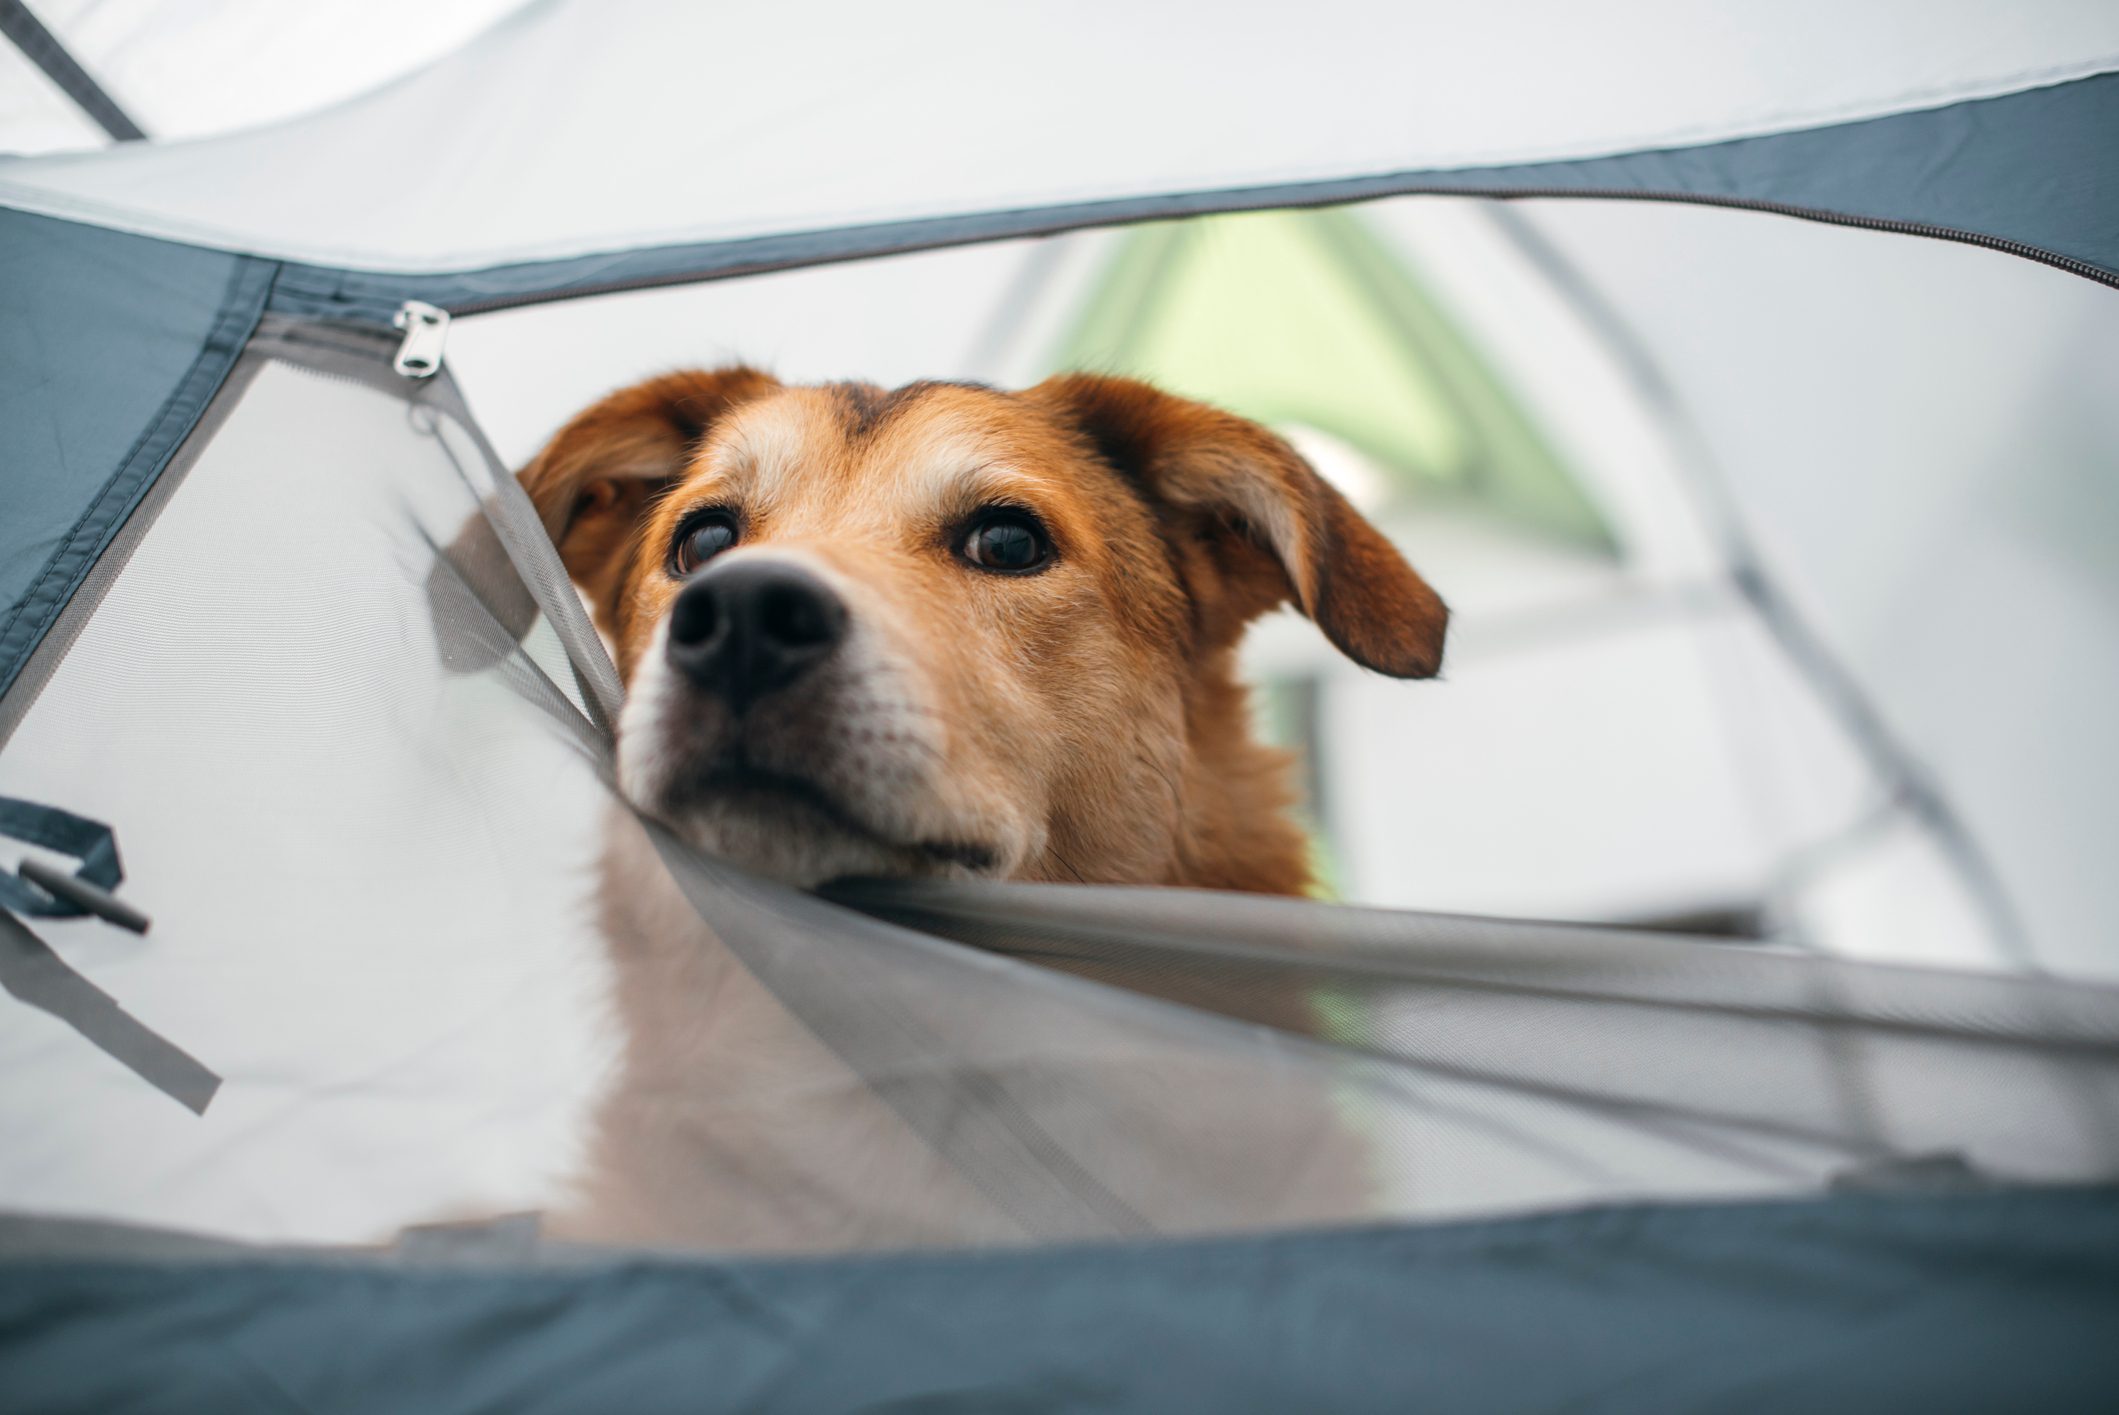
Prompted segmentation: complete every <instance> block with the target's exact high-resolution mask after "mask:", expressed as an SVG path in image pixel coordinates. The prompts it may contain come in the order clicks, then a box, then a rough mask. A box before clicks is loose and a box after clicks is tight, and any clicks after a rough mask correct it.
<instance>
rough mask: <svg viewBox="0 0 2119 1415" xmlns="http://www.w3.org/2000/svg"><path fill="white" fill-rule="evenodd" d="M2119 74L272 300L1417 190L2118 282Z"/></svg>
mask: <svg viewBox="0 0 2119 1415" xmlns="http://www.w3.org/2000/svg"><path fill="white" fill-rule="evenodd" d="M2115 143H2119V74H2099V75H2095V76H2093V77H2090V78H2086V79H2078V80H2075V81H2073V82H2070V83H2064V84H2058V85H2055V86H2053V87H2050V88H2042V89H2032V90H2028V91H2025V92H2021V93H2014V94H2008V95H2005V96H2003V97H1999V98H1988V99H1977V100H1970V101H1966V102H1963V103H1956V104H1951V105H1948V106H1946V107H1942V108H1934V109H1928V110H1924V111H1921V112H1915V113H1901V114H1895V115H1893V116H1891V117H1887V118H1874V119H1869V120H1866V121H1863V122H1856V123H1841V124H1836V125H1833V126H1829V127H1822V128H1813V129H1808V130H1805V131H1801V132H1792V133H1781V134H1775V135H1772V136H1767V137H1757V138H1741V139H1737V140H1735V141H1731V142H1720V143H1708V144H1705V145H1702V146H1697V147H1685V148H1673V149H1667V150H1662V151H1652V152H1635V153H1627V154H1624V155H1621V156H1616V157H1602V158H1590V159H1584V160H1579V161H1573V162H1552V163H1534V164H1526V165H1520V166H1512V167H1484V168H1470V169H1461V170H1454V171H1432V170H1429V171H1409V172H1396V173H1389V174H1385V175H1379V176H1371V177H1358V178H1349V179H1345V180H1339V181H1331V182H1314V183H1297V184H1289V185H1281V186H1270V187H1250V188H1240V189H1224V190H1219V191H1207V192H1189V193H1172V194H1168V195H1162V196H1155V197H1142V198H1137V199H1129V200H1124V201H1104V202H1086V203H1080V204H1076V205H1069V206H1053V207H1041V208H1036V209H1031V210H1022V211H1000V212H986V213H981V214H977V215H970V216H948V217H936V218H933V219H930V220H921V221H902V222H893V223H889V224H883V225H873V226H856V227H845V228H840V229H836V230H830V231H814V232H798V233H793V234H787V235H776V236H766V237H760V238H757V239H754V240H742V241H717V242H706V243H701V244H693V245H677V246H658V247H653V248H649V249H644V250H631V251H615V252H606V253H599V254H596V255H591V256H583V257H579V258H575V259H568V260H554V261H533V262H528V263H524V264H518V265H504V266H495V267H491V268H488V269H484V270H477V271H468V272H456V273H446V274H401V275H400V274H377V273H374V272H362V271H347V270H335V269H329V268H325V267H320V266H304V265H293V266H290V267H289V268H288V271H287V274H286V276H285V277H284V278H283V279H282V281H281V284H280V289H279V291H278V292H277V294H276V295H275V300H274V308H275V309H278V310H281V311H282V312H285V313H288V314H295V315H305V316H320V317H325V318H340V319H353V320H359V321H364V322H372V323H387V322H388V319H389V316H390V314H391V313H392V312H394V311H395V310H396V308H397V306H398V305H399V304H400V303H402V302H403V301H404V300H406V299H420V300H426V301H428V302H429V303H431V304H436V305H439V306H441V307H443V308H444V309H448V310H451V311H453V312H455V313H459V314H465V313H476V312H479V311H481V310H488V309H498V308H505V307H509V306H513V305H521V304H533V303H537V302H539V301H543V300H552V299H560V298H564V297H567V296H575V295H584V294H597V293H604V292H610V291H618V290H628V289H640V288H644V287H648V286H653V285H660V284H677V283H683V282H687V281H694V280H709V279H718V278H726V277H728V276H733V275H745V274H753V273H756V272H759V271H765V270H779V269H786V268H790V267H794V266H801V265H815V264H822V263H826V262H830V261H839V260H854V259H859V258H863V257H867V256H874V255H882V254H890V253H894V252H900V251H910V250H924V249H931V248H934V247H939V246H950V245H965V244H971V243H976V242H982V241H993V240H1002V239H1008V238H1012V237H1020V236H1036V235H1047V234H1051V233H1054V232H1059V231H1068V230H1074V229H1077V228H1080V227H1087V226H1108V225H1114V224H1119V223H1124V222H1132V221H1148V220H1157V219H1161V218H1165V217H1172V216H1188V215H1198V214H1203V213H1207V212H1218V211H1236V210H1256V209H1262V208H1273V207H1294V206H1322V205H1334V204H1338V203H1343V202H1354V201H1365V200H1370V199H1373V198H1377V197H1385V196H1397V195H1403V194H1407V193H1414V192H1430V193H1442V194H1454V195H1485V196H1541V197H1598V198H1618V199H1629V200H1655V201H1677V202H1690V203H1700V204H1707V205H1726V206H1739V207H1749V208H1757V209H1764V210H1769V211H1776V212H1782V213H1784V214H1787V215H1791V216H1800V217H1804V218H1806V219H1811V220H1817V221H1825V222H1832V223H1837V224H1842V225H1854V226H1870V227H1876V228H1878V229H1882V230H1895V231H1906V232H1909V233H1911V234H1917V235H1926V236H1934V237H1940V238H1943V239H1947V240H1955V241H1964V242H1969V243H1972V244H1975V245H1983V246H1989V247H1993V248H1995V249H1998V250H2003V251H2006V252H2008V253H2010V254H2013V255H2018V256H2022V257H2025V258H2027V259H2031V260H2037V261H2042V262H2044V263H2046V264H2050V265H2056V266H2059V267H2061V268H2063V269H2066V270H2069V271H2072V272H2073V273H2075V274H2078V275H2083V276H2086V277H2088V278H2089V279H2092V280H2097V281H2100V282H2102V283H2104V284H2109V285H2119V162H2115V161H2113V160H2112V156H2111V154H2112V151H2113V148H2114V145H2115Z"/></svg>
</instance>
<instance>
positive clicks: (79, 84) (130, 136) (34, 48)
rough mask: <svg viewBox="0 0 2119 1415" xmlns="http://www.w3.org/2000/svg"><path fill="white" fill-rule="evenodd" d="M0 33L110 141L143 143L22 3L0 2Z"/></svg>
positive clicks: (130, 123) (128, 119)
mask: <svg viewBox="0 0 2119 1415" xmlns="http://www.w3.org/2000/svg"><path fill="white" fill-rule="evenodd" d="M0 34H4V35H6V36H7V37H8V38H9V39H11V40H13V41H14V44H15V48H17V49H19V50H21V51H22V55H23V57H24V58H26V59H28V60H29V62H30V63H32V64H35V65H36V66H37V67H38V68H39V69H42V70H43V71H44V76H45V77H46V78H48V79H50V80H51V81H52V82H53V83H55V84H57V85H58V86H59V90H60V92H62V93H64V94H65V95H66V96H67V97H68V98H71V99H72V100H73V101H74V104H75V106H76V107H78V108H79V109H80V110H81V111H82V112H83V113H86V114H87V115H88V116H89V117H90V118H91V119H93V120H94V121H95V124H96V126H97V127H99V128H101V129H102V130H103V131H104V132H106V133H108V134H110V136H111V139H112V141H114V142H144V141H146V139H147V134H146V133H145V132H143V131H142V130H141V128H140V125H139V124H138V123H135V122H134V121H133V120H132V118H131V116H130V115H129V114H127V113H126V111H125V110H124V109H123V108H120V107H119V106H118V103H117V100H116V99H114V98H112V97H111V96H110V95H109V94H108V93H106V92H104V90H103V86H102V85H101V84H99V83H97V82H96V81H95V80H94V79H92V78H90V77H89V74H88V71H87V70H86V69H84V68H82V67H81V65H80V64H79V63H78V62H76V61H75V59H74V56H73V55H71V54H69V53H67V52H66V46H65V45H63V44H61V43H60V42H59V38H58V36H57V35H55V34H53V33H52V32H51V31H50V30H48V29H46V28H45V27H44V23H43V21H41V20H39V19H38V18H37V17H36V16H35V15H33V14H31V13H30V12H29V7H28V6H27V5H25V4H23V3H22V0H0Z"/></svg>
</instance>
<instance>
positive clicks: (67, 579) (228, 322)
mask: <svg viewBox="0 0 2119 1415" xmlns="http://www.w3.org/2000/svg"><path fill="white" fill-rule="evenodd" d="M277 270H278V263H277V262H275V261H269V260H263V259H260V258H257V257H251V256H242V257H237V258H236V265H235V269H234V270H232V271H230V272H229V277H228V284H227V287H226V289H225V291H224V293H223V295H222V298H221V308H220V312H219V313H218V314H217V315H215V317H214V321H213V324H212V325H211V326H210V327H209V328H208V329H207V331H206V337H205V339H204V340H203V341H202V342H201V344H200V347H199V352H198V354H197V356H196V357H194V358H193V360H192V361H191V364H190V366H189V367H187V368H186V369H185V371H184V376H183V377H182V378H181V379H179V380H178V382H177V386H176V388H175V389H174V390H173V391H172V392H171V393H170V395H169V397H168V398H167V399H165V400H164V401H163V403H162V406H161V407H160V408H159V409H157V410H156V413H155V416H154V417H153V418H151V419H149V421H148V423H147V426H146V427H145V428H143V429H142V430H141V432H140V435H139V436H138V437H137V438H135V439H134V440H133V444H132V446H131V447H129V448H127V449H126V453H125V456H124V457H123V459H121V460H120V461H119V463H118V467H117V470H116V471H114V472H112V473H111V475H110V476H109V478H108V479H107V480H105V482H104V483H103V485H102V487H101V488H100V489H99V490H98V491H97V492H96V494H95V496H94V498H92V499H91V500H90V501H89V503H88V506H87V508H86V509H84V510H83V511H82V513H81V515H80V516H79V517H78V518H77V519H76V520H75V521H74V523H73V525H72V526H71V527H69V528H68V529H67V532H66V536H65V538H64V539H63V540H62V541H61V542H60V545H59V548H58V549H57V550H55V551H53V552H52V555H51V558H50V559H48V560H47V561H45V563H44V568H43V569H42V570H41V571H39V572H38V575H37V578H36V579H35V580H33V581H31V582H30V585H29V588H28V589H26V590H25V591H24V592H23V595H22V598H21V599H20V600H18V601H16V603H15V606H14V608H13V609H12V610H11V611H10V612H9V614H8V616H7V619H6V620H5V622H4V623H0V698H5V697H6V695H7V693H8V691H9V690H10V689H11V688H13V686H14V684H15V680H16V678H17V677H18V676H20V674H21V671H22V667H23V665H24V664H25V663H27V662H28V661H29V657H30V655H31V654H32V653H34V652H35V651H36V648H37V645H38V644H40V643H42V642H43V640H44V636H45V634H46V633H48V632H49V631H50V629H51V626H52V624H53V622H54V621H55V620H56V619H57V618H58V616H59V614H60V613H61V611H63V610H64V609H65V607H66V605H67V603H68V602H69V601H70V600H71V599H72V598H73V595H74V591H75V590H77V589H78V588H79V587H80V585H81V582H82V580H83V579H84V578H86V576H87V575H88V573H89V571H91V570H92V569H94V567H95V564H96V562H97V561H98V560H99V559H101V558H102V555H103V552H104V551H105V550H106V549H108V547H109V545H110V540H111V537H112V536H113V535H114V534H116V532H117V530H118V528H119V527H120V526H122V525H123V524H124V523H125V521H126V519H127V518H128V517H129V516H131V515H132V513H133V511H134V510H135V508H137V507H138V505H139V504H140V499H141V498H142V497H143V496H145V495H146V493H147V491H148V489H149V488H151V487H152V486H153V485H154V484H155V481H156V480H157V479H158V478H159V477H160V476H161V474H162V472H163V470H164V469H165V468H166V467H167V466H168V465H169V461H170V459H171V458H172V457H173V456H175V455H176V452H177V449H178V448H179V447H181V446H182V445H183V442H184V439H185V437H187V436H188V435H189V434H190V432H191V430H192V428H194V427H196V426H197V425H198V420H199V417H200V415H201V414H202V413H204V412H205V410H206V405H207V404H208V403H210V402H211V401H212V400H213V395H214V394H215V392H217V391H218V390H219V388H220V387H221V385H222V383H223V382H225V381H226V380H227V377H228V373H229V371H230V370H231V369H232V368H234V366H235V361H236V358H237V356H238V355H239V354H241V352H242V349H243V345H244V343H245V342H246V341H248V339H249V337H250V333H251V331H252V330H253V329H255V328H256V327H257V322H258V320H259V319H260V318H261V317H262V316H263V314H264V311H265V303H266V300H267V298H268V297H269V295H270V294H271V291H272V284H273V276H274V275H275V274H276V272H277Z"/></svg>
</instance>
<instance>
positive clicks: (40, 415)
mask: <svg viewBox="0 0 2119 1415" xmlns="http://www.w3.org/2000/svg"><path fill="white" fill-rule="evenodd" d="M273 270H274V265H273V263H272V262H270V261H261V260H252V259H249V258H246V257H242V256H232V255H226V254H223V253H221V252H219V251H207V250H199V249H197V248H195V247H189V246H181V245H177V244H174V243H172V242H168V241H156V240H149V239H147V238H145V237H141V236H128V235H121V234H119V233H117V232H113V231H103V230H98V229H96V228H95V227H92V226H80V225H76V224H74V223H72V222H67V221H55V220H52V219H51V218H49V217H42V216H31V215H28V214H25V213H22V212H16V211H4V210H0V271H5V272H6V278H5V279H4V280H0V467H4V468H5V469H6V475H5V477H4V478H0V694H4V693H5V692H6V691H7V689H8V687H9V686H10V685H11V684H12V683H13V682H14V680H15V676H16V674H17V673H19V672H20V671H21V668H22V665H23V662H24V660H25V659H26V658H27V657H28V656H29V654H30V652H31V651H32V650H34V649H35V648H36V646H37V644H38V643H39V641H41V640H42V638H43V636H44V634H45V632H46V631H47V630H48V629H49V628H50V627H51V624H52V622H53V620H54V619H55V618H57V616H58V615H59V613H60V611H62V610H63V609H64V608H65V607H66V605H67V603H68V602H69V601H70V600H71V599H72V597H73V595H74V592H75V591H76V590H77V589H78V588H79V587H80V585H81V582H82V580H83V579H84V578H85V577H86V576H87V574H88V572H89V569H90V567H91V566H92V565H94V564H95V562H96V558H97V557H98V556H99V555H101V554H102V552H103V549H104V547H105V546H107V545H108V544H109V543H110V539H111V537H112V536H113V535H115V534H116V532H117V530H118V528H119V527H120V526H121V525H122V524H124V521H125V518H126V517H127V516H128V515H130V514H131V512H132V509H133V508H134V507H135V506H136V505H137V504H138V503H139V501H140V498H141V497H142V496H143V495H145V494H146V492H147V490H148V488H149V487H150V486H151V485H152V484H153V482H154V479H155V477H156V476H157V475H159V474H160V472H161V470H162V468H163V467H164V466H165V465H166V464H167V463H168V461H169V459H170V457H171V456H172V455H173V454H174V453H175V452H176V450H177V447H178V444H179V443H181V442H182V441H183V439H184V436H185V434H187V433H189V432H190V431H191V429H192V427H193V425H194V424H195V423H196V422H197V421H198V417H199V414H200V413H201V412H203V411H204V410H205V407H206V403H207V401H208V400H209V399H211V398H212V396H213V393H214V391H215V390H216V389H217V388H219V387H220V384H221V380H222V379H223V378H224V377H226V376H227V373H228V371H229V369H230V368H231V367H233V365H234V363H235V358H236V355H237V354H238V353H239V352H240V351H241V349H242V345H243V341H244V340H245V339H246V338H248V337H249V335H250V331H251V329H252V328H254V327H255V325H256V323H257V320H258V316H259V314H260V313H261V312H262V310H263V308H264V303H265V295H266V291H267V289H268V288H269V286H270V284H271V277H272V274H273Z"/></svg>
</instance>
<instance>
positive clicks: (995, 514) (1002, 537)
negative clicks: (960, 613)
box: [962, 511, 1052, 575]
mask: <svg viewBox="0 0 2119 1415" xmlns="http://www.w3.org/2000/svg"><path fill="white" fill-rule="evenodd" d="M962 550H963V556H964V558H965V559H966V560H969V561H970V562H971V563H972V564H974V565H976V566H978V567H979V568H980V569H981V570H998V571H1000V572H1002V573H1003V574H1014V575H1019V574H1022V573H1023V572H1025V571H1028V570H1035V569H1038V568H1039V567H1040V566H1042V565H1043V564H1044V563H1045V562H1046V561H1047V560H1049V559H1051V558H1052V542H1051V541H1050V540H1048V539H1046V537H1045V528H1044V527H1043V526H1041V525H1039V524H1038V523H1037V518H1036V517H1035V516H1032V515H1030V514H1029V513H1028V512H1025V511H986V512H982V513H981V514H980V515H979V517H978V519H976V520H975V521H973V522H972V523H971V529H970V530H969V531H968V532H966V533H965V536H964V544H963V547H962Z"/></svg>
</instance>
